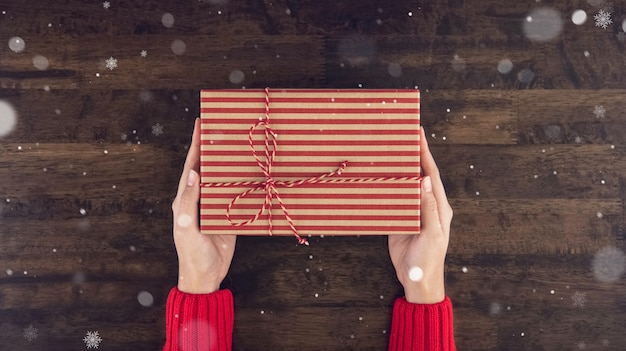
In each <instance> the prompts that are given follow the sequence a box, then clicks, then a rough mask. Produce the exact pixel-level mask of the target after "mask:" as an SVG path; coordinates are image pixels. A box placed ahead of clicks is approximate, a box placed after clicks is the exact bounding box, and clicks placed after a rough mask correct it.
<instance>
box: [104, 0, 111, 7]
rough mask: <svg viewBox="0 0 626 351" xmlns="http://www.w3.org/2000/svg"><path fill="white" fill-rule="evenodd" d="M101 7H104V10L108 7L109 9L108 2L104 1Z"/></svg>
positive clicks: (109, 4)
mask: <svg viewBox="0 0 626 351" xmlns="http://www.w3.org/2000/svg"><path fill="white" fill-rule="evenodd" d="M102 7H104V8H105V9H108V8H109V7H111V3H110V2H109V1H105V2H103V3H102Z"/></svg>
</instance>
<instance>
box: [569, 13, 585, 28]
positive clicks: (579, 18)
mask: <svg viewBox="0 0 626 351" xmlns="http://www.w3.org/2000/svg"><path fill="white" fill-rule="evenodd" d="M586 21H587V13H586V12H585V11H583V10H576V11H574V13H572V22H573V23H574V24H575V25H577V26H580V25H582V24H584V23H585V22H586Z"/></svg>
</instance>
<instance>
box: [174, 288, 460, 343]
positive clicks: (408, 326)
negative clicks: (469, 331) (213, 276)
mask: <svg viewBox="0 0 626 351" xmlns="http://www.w3.org/2000/svg"><path fill="white" fill-rule="evenodd" d="M234 314H235V309H234V306H233V295H232V293H231V292H230V290H220V291H217V292H215V293H212V294H198V295H195V294H187V293H184V292H181V291H180V290H178V288H173V289H172V291H171V292H170V295H169V297H168V299H167V311H166V315H165V317H166V330H165V331H166V341H165V347H164V348H163V351H179V350H181V351H182V350H184V351H209V350H210V351H229V350H231V348H232V342H233V325H234V320H235V318H234ZM405 350H417V351H419V350H427V351H454V350H456V347H455V345H454V335H453V332H452V303H451V302H450V299H449V298H448V297H447V296H446V298H445V299H444V300H443V301H442V302H440V303H436V304H432V305H419V304H413V303H409V302H407V301H406V299H405V298H403V297H402V298H399V299H397V300H396V302H395V304H394V306H393V317H392V322H391V334H390V338H389V351H405Z"/></svg>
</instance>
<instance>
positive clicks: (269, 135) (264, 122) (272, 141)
mask: <svg viewBox="0 0 626 351" xmlns="http://www.w3.org/2000/svg"><path fill="white" fill-rule="evenodd" d="M269 103H270V101H269V88H265V118H264V119H259V121H258V122H256V123H255V124H254V125H253V126H252V127H250V131H249V132H248V144H249V146H250V149H251V151H252V155H253V156H254V159H255V161H256V163H257V165H258V166H259V168H260V169H261V171H262V172H263V175H264V176H265V181H262V182H249V183H248V184H249V185H255V186H254V187H253V188H250V189H248V190H246V191H244V192H243V193H241V194H239V195H237V196H235V198H233V200H232V201H231V202H230V203H229V204H228V207H227V208H226V219H227V220H228V223H230V224H231V225H233V226H237V227H240V226H244V225H247V224H250V223H253V222H255V221H256V220H258V219H259V218H260V217H261V216H262V215H263V214H264V213H265V212H266V211H267V220H268V233H269V235H270V236H271V235H272V234H273V232H272V230H273V223H272V208H273V200H274V198H276V200H277V201H278V204H279V207H280V209H281V210H282V212H283V215H284V216H285V219H286V220H287V223H288V224H289V228H290V229H291V231H292V232H293V233H294V235H295V237H296V239H298V243H299V244H301V245H302V244H304V245H308V244H309V243H308V241H307V240H306V239H305V238H303V237H301V236H300V234H299V233H298V230H297V229H296V226H295V225H294V222H293V219H292V218H291V216H290V215H289V211H287V207H286V206H285V203H284V202H283V199H282V198H281V197H280V194H279V192H278V188H279V187H286V188H293V187H296V186H300V185H302V184H306V183H309V184H311V183H316V182H318V181H319V180H322V179H325V178H327V177H333V176H335V175H340V174H341V172H342V171H343V170H344V169H345V168H346V165H347V161H345V162H343V163H342V164H341V165H340V167H339V168H337V169H336V170H334V171H331V172H329V173H326V174H322V175H319V176H316V177H311V178H306V179H300V180H296V181H280V180H276V179H274V178H273V177H272V167H273V165H274V160H275V159H276V150H277V149H278V141H277V138H276V133H275V132H274V130H272V128H271V127H270V124H269V120H270V108H269ZM259 127H263V128H264V132H265V160H262V159H261V157H259V152H258V151H257V150H256V149H255V147H254V132H255V130H257V128H259ZM207 185H209V186H210V185H211V184H207ZM221 186H227V184H222V185H221ZM261 190H263V191H264V192H265V200H264V201H263V204H262V205H261V208H260V209H259V211H258V212H257V213H256V214H255V215H254V216H252V217H250V218H249V219H247V220H245V221H241V222H235V221H233V220H232V218H231V214H230V211H231V210H232V208H233V207H234V206H235V204H236V203H237V201H238V200H239V199H242V198H244V197H246V196H248V195H250V194H252V193H254V192H257V191H261Z"/></svg>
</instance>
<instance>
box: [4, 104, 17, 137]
mask: <svg viewBox="0 0 626 351" xmlns="http://www.w3.org/2000/svg"><path fill="white" fill-rule="evenodd" d="M16 124H17V113H16V112H15V109H14V108H13V106H11V105H10V104H9V103H8V102H6V101H2V100H0V138H2V137H4V136H7V135H9V134H10V133H11V132H12V131H13V129H15V125H16Z"/></svg>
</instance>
